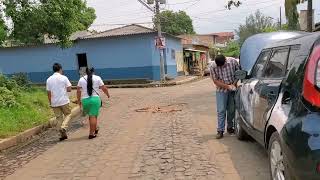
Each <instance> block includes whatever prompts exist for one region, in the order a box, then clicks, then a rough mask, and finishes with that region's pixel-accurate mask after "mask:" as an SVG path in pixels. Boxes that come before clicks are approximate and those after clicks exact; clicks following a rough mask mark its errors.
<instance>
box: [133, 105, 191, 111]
mask: <svg viewBox="0 0 320 180" xmlns="http://www.w3.org/2000/svg"><path fill="white" fill-rule="evenodd" d="M186 105H187V103H176V104H169V105H165V106H149V107H145V108H141V109H136V110H135V111H136V112H151V113H173V112H179V111H182V110H183V108H184V107H185V106H186Z"/></svg>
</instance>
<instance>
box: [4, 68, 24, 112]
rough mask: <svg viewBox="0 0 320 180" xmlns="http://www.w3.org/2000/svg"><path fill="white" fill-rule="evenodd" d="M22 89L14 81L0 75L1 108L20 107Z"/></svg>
mask: <svg viewBox="0 0 320 180" xmlns="http://www.w3.org/2000/svg"><path fill="white" fill-rule="evenodd" d="M20 93H21V87H20V86H19V85H18V84H17V82H16V81H15V80H13V79H10V78H8V77H6V76H5V75H2V74H0V108H6V107H14V106H19V103H18V102H17V99H16V98H17V97H19V95H20Z"/></svg>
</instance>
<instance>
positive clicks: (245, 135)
mask: <svg viewBox="0 0 320 180" xmlns="http://www.w3.org/2000/svg"><path fill="white" fill-rule="evenodd" d="M239 121H240V115H239V112H238V111H237V110H236V112H235V133H236V135H237V138H238V139H239V140H247V139H249V135H248V133H247V132H246V131H245V130H244V129H243V128H242V127H241V125H240V122H239Z"/></svg>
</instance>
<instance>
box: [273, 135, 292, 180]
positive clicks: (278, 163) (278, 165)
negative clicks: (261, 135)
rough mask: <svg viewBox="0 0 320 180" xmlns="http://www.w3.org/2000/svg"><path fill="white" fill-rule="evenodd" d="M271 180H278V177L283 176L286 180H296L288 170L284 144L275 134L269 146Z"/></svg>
mask: <svg viewBox="0 0 320 180" xmlns="http://www.w3.org/2000/svg"><path fill="white" fill-rule="evenodd" d="M268 155H269V167H270V179H271V180H278V178H277V177H276V175H278V176H281V177H282V178H284V180H294V178H293V177H292V176H291V174H290V172H289V170H288V163H287V162H288V161H287V160H286V155H285V154H284V153H283V149H282V144H281V141H280V137H279V134H278V133H277V132H274V133H273V134H272V135H271V138H270V141H269V145H268Z"/></svg>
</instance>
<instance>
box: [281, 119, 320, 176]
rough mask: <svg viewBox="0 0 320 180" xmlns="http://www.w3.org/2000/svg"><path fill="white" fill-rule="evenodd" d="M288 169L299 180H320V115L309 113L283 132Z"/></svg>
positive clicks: (290, 123) (295, 120)
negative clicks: (319, 170)
mask: <svg viewBox="0 0 320 180" xmlns="http://www.w3.org/2000/svg"><path fill="white" fill-rule="evenodd" d="M281 137H282V141H283V143H282V144H283V150H284V153H285V155H286V159H287V161H288V169H289V171H290V172H291V174H292V175H293V177H295V179H298V180H306V179H307V180H319V179H320V173H319V172H318V171H317V168H318V167H317V166H318V165H319V163H320V114H319V113H309V114H306V115H305V116H303V117H299V118H295V119H292V120H290V121H288V123H287V124H286V125H285V127H284V128H283V130H282V132H281Z"/></svg>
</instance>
